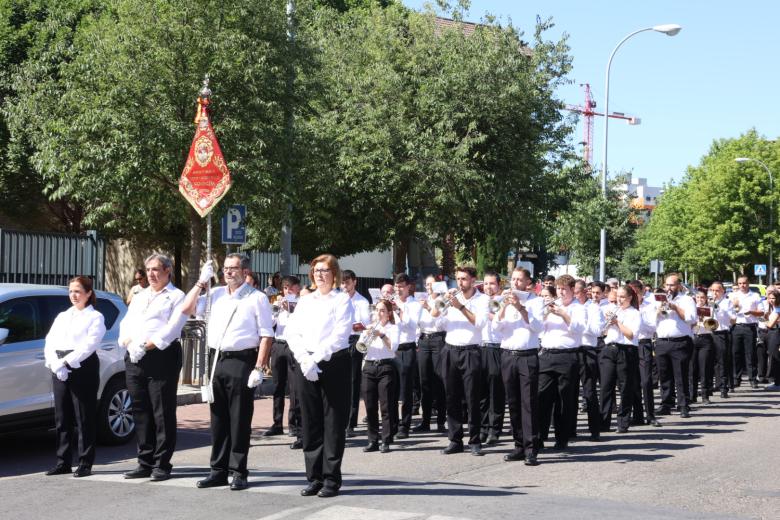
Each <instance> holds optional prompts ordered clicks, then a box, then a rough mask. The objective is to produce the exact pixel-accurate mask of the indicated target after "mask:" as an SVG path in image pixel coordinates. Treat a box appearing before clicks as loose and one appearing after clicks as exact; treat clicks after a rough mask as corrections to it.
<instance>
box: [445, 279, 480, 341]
mask: <svg viewBox="0 0 780 520" xmlns="http://www.w3.org/2000/svg"><path fill="white" fill-rule="evenodd" d="M458 300H459V301H460V302H461V303H462V304H463V305H465V306H466V308H467V309H468V310H469V311H471V313H472V314H474V325H472V324H471V322H470V321H469V320H468V318H466V315H465V314H463V313H462V312H461V311H459V310H458V309H456V308H455V307H454V306H452V305H450V307H449V308H448V309H447V312H446V314H444V316H441V326H442V328H443V329H444V331H445V332H446V333H447V334H446V335H445V336H444V341H445V342H446V343H448V344H450V345H455V346H458V347H463V346H465V345H479V344H480V343H481V342H482V328H483V327H484V326H485V323H486V322H487V315H488V302H489V301H490V298H488V297H487V296H485V295H484V294H482V293H481V292H479V290H477V289H474V294H472V295H471V298H469V299H468V300H464V299H463V295H462V294H460V295H459V296H458Z"/></svg>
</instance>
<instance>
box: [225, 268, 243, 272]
mask: <svg viewBox="0 0 780 520" xmlns="http://www.w3.org/2000/svg"><path fill="white" fill-rule="evenodd" d="M240 270H241V267H223V268H222V271H224V272H226V273H230V272H236V271H240Z"/></svg>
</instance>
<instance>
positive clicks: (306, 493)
mask: <svg viewBox="0 0 780 520" xmlns="http://www.w3.org/2000/svg"><path fill="white" fill-rule="evenodd" d="M320 489H322V482H312V483H311V484H309V485H308V486H307V487H305V488H303V489H301V496H302V497H310V496H312V495H316V494H317V493H319V491H320Z"/></svg>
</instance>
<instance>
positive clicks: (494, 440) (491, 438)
mask: <svg viewBox="0 0 780 520" xmlns="http://www.w3.org/2000/svg"><path fill="white" fill-rule="evenodd" d="M485 444H487V445H488V446H493V445H494V444H498V437H497V436H496V435H493V434H490V435H488V436H487V439H485Z"/></svg>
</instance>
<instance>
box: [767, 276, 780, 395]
mask: <svg viewBox="0 0 780 520" xmlns="http://www.w3.org/2000/svg"><path fill="white" fill-rule="evenodd" d="M769 294H770V293H769V292H767V298H768V297H769ZM771 294H774V295H775V299H777V298H778V297H780V294H779V293H778V292H777V291H772V293H771ZM766 326H767V334H766V344H767V347H766V348H767V353H768V354H769V357H770V359H771V361H770V364H769V378H770V380H771V381H772V383H771V384H770V385H768V386H767V387H766V390H771V391H778V390H780V314H778V308H777V307H774V308H773V309H772V312H771V313H770V314H769V316H768V317H767V322H766Z"/></svg>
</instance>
